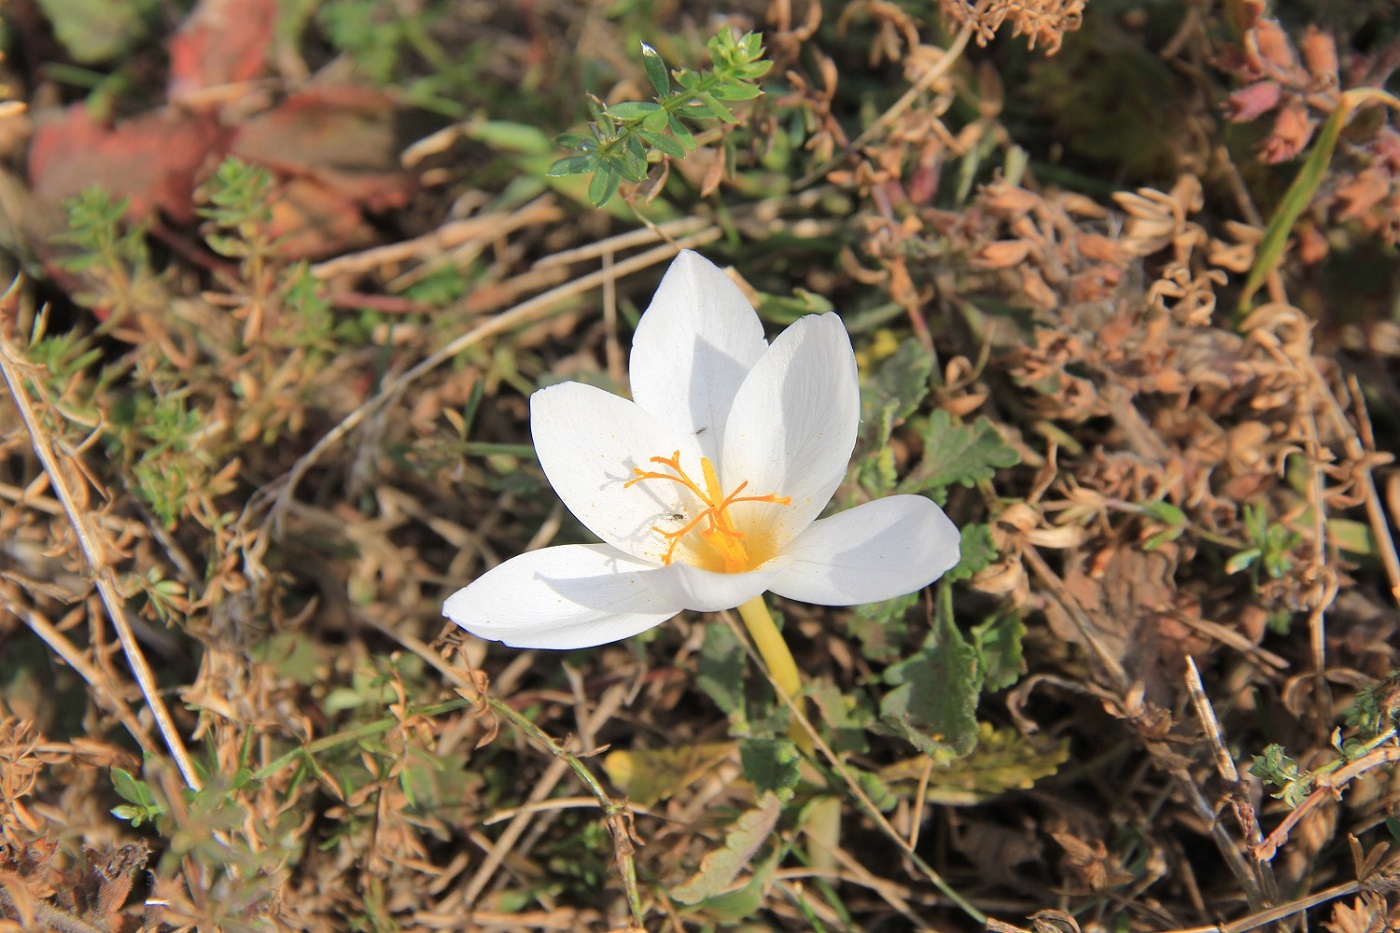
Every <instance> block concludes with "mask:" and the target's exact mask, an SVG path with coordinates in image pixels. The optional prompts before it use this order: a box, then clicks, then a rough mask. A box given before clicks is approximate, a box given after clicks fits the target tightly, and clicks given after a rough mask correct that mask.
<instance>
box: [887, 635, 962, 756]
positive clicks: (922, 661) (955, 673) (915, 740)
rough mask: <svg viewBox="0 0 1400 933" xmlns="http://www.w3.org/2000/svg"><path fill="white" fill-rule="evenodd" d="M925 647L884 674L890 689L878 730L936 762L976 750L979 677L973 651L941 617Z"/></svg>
mask: <svg viewBox="0 0 1400 933" xmlns="http://www.w3.org/2000/svg"><path fill="white" fill-rule="evenodd" d="M936 625H937V627H936V628H935V629H934V631H933V632H931V633H930V634H929V637H928V640H927V641H926V642H925V643H924V647H923V648H922V649H921V650H920V651H919V653H918V654H915V655H914V656H913V657H911V658H909V659H908V660H905V661H901V662H900V663H899V664H895V665H893V666H891V667H889V668H887V669H886V670H885V682H886V683H887V684H890V685H892V686H893V687H894V689H893V690H891V691H890V692H889V693H887V694H885V696H884V698H883V699H882V700H881V701H880V720H879V723H878V726H881V727H884V728H883V730H882V731H886V734H891V735H896V736H898V737H900V738H903V739H905V740H906V741H908V742H910V743H911V744H912V745H914V746H915V747H916V748H918V749H919V750H920V751H921V752H923V753H924V754H926V755H929V756H930V757H932V758H934V759H935V760H936V761H940V762H947V761H951V760H953V759H954V758H958V757H961V756H963V755H966V754H967V753H968V752H970V751H972V749H973V748H974V747H975V746H976V745H977V716H976V713H977V695H978V693H980V692H981V689H982V675H981V671H980V669H979V667H978V663H977V650H976V649H975V648H973V647H972V646H971V645H969V644H968V643H967V640H966V639H964V638H963V636H962V633H961V632H960V631H958V628H957V626H956V625H954V624H953V620H952V618H951V614H950V613H946V612H939V613H938V621H937V623H936Z"/></svg>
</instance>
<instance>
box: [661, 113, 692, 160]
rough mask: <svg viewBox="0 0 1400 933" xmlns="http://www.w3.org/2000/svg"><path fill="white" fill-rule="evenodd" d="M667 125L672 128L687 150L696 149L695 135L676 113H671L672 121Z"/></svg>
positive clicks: (682, 146) (672, 131)
mask: <svg viewBox="0 0 1400 933" xmlns="http://www.w3.org/2000/svg"><path fill="white" fill-rule="evenodd" d="M666 126H667V127H668V128H669V129H670V130H671V135H672V136H674V137H675V138H676V142H678V143H680V144H681V148H683V149H684V150H685V151H686V152H694V151H695V149H696V143H695V136H694V135H693V134H692V133H691V132H690V130H689V129H687V128H686V125H685V124H684V123H682V122H681V121H680V120H679V119H677V117H676V115H675V114H671V119H670V122H668V123H667V124H666Z"/></svg>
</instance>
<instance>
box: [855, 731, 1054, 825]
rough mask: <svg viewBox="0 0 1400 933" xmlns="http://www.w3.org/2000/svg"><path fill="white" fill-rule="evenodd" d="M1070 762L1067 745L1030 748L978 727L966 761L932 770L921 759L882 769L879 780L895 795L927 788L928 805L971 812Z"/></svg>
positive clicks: (1010, 734)
mask: <svg viewBox="0 0 1400 933" xmlns="http://www.w3.org/2000/svg"><path fill="white" fill-rule="evenodd" d="M1068 760H1069V740H1068V739H1060V740H1058V741H1055V742H1052V743H1051V744H1050V745H1049V747H1046V745H1045V743H1043V742H1035V743H1033V742H1031V741H1030V740H1029V739H1027V738H1026V737H1025V736H1023V735H1022V734H1021V733H1020V732H1018V731H1016V730H1015V729H996V728H994V727H993V726H992V725H991V723H985V722H984V723H979V724H978V727H977V747H976V748H975V749H973V750H972V752H971V753H970V754H968V755H967V756H966V757H964V758H960V759H958V760H957V761H954V762H950V763H948V764H947V765H944V766H941V767H938V766H935V767H934V769H933V770H932V771H930V770H929V766H928V764H929V763H928V759H927V758H924V757H922V756H920V757H917V758H909V759H906V760H904V761H896V762H895V763H894V764H891V765H886V766H885V767H883V768H881V769H880V772H879V776H880V778H881V779H882V780H884V781H885V782H887V783H888V784H889V785H890V786H891V787H892V788H893V789H896V790H903V792H904V793H908V792H909V785H911V784H920V783H925V782H926V784H925V794H926V795H927V799H929V800H931V801H936V802H938V803H942V804H949V805H954V806H967V805H971V804H976V803H981V802H983V801H986V800H988V799H990V798H992V797H995V796H997V795H998V794H1003V793H1005V792H1007V791H1009V790H1025V789H1027V788H1029V787H1031V786H1032V785H1034V784H1035V782H1036V781H1038V780H1041V779H1042V778H1047V777H1050V776H1051V775H1053V774H1054V773H1055V772H1056V771H1058V770H1059V768H1060V766H1061V765H1063V764H1064V763H1065V762H1067V761H1068Z"/></svg>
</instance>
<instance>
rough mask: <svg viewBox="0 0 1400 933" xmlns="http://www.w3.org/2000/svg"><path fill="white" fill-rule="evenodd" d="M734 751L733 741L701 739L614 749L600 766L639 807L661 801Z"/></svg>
mask: <svg viewBox="0 0 1400 933" xmlns="http://www.w3.org/2000/svg"><path fill="white" fill-rule="evenodd" d="M733 751H734V743H733V742H704V743H701V744H699V745H680V746H677V747H675V748H670V747H667V748H646V749H638V750H636V751H628V750H627V749H618V750H617V751H612V752H608V754H607V755H606V756H605V757H604V758H603V768H604V770H606V771H607V772H608V778H609V780H611V781H612V782H613V785H614V786H616V787H617V788H618V789H619V790H621V791H622V792H623V793H624V794H626V795H627V799H628V800H630V801H632V802H633V803H635V804H638V805H640V806H643V807H649V806H651V805H652V804H654V803H656V802H657V801H659V800H665V799H666V798H667V797H671V796H673V795H675V794H676V793H678V792H679V791H681V790H683V789H684V788H686V787H687V786H689V785H690V784H691V783H692V782H693V781H695V780H697V779H698V778H699V777H700V776H701V775H703V774H705V773H706V772H708V771H710V770H712V769H713V768H714V767H715V766H716V765H717V764H719V763H720V762H721V761H723V760H725V759H726V758H728V757H729V756H730V754H731V753H732V752H733Z"/></svg>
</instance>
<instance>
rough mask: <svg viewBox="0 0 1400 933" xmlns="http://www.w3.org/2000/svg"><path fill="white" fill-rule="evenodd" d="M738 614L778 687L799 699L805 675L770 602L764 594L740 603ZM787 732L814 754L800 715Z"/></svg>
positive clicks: (794, 718) (810, 739)
mask: <svg viewBox="0 0 1400 933" xmlns="http://www.w3.org/2000/svg"><path fill="white" fill-rule="evenodd" d="M739 616H740V617H741V618H742V619H743V620H744V627H745V628H747V629H748V630H749V637H750V638H752V639H753V643H754V646H755V647H756V648H758V654H759V656H760V657H761V658H763V663H764V664H766V665H767V666H768V673H769V674H771V675H772V676H773V682H774V683H775V684H777V685H778V690H779V691H780V692H781V693H782V694H783V695H784V696H786V697H788V698H789V699H791V700H793V701H794V702H797V695H798V694H799V693H800V692H801V691H802V677H801V675H800V674H798V673H797V662H796V661H794V660H793V659H792V652H791V651H790V650H788V646H787V642H785V641H783V635H782V633H781V632H779V631H778V626H777V625H775V624H774V623H773V616H772V615H770V614H769V612H768V606H767V605H766V604H765V603H764V602H763V597H762V596H761V595H759V596H755V597H754V598H753V599H751V600H749V601H748V602H746V603H744V604H743V605H742V606H740V607H739ZM788 735H789V736H791V737H792V740H793V741H794V742H796V743H797V747H798V748H800V749H801V750H802V752H803V753H804V754H806V755H810V754H812V751H813V746H812V737H811V735H809V734H808V733H807V729H806V728H805V727H804V726H803V725H802V723H801V722H800V721H799V720H798V719H797V717H796V716H794V717H793V720H792V724H791V725H790V726H788Z"/></svg>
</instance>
